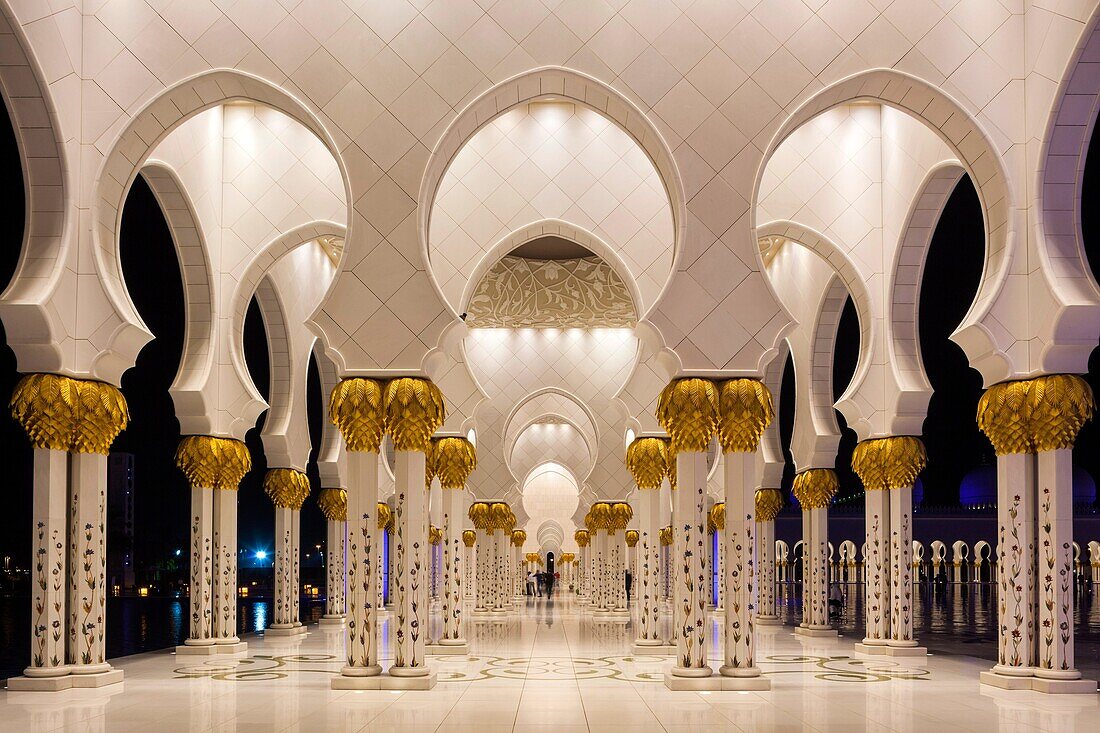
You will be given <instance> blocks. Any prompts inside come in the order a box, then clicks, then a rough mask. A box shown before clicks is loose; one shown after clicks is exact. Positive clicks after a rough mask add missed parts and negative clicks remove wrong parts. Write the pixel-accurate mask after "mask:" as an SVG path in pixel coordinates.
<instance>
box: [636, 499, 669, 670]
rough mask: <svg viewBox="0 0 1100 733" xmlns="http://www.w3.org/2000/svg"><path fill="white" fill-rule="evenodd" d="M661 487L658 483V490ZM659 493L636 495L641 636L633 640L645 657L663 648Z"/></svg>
mask: <svg viewBox="0 0 1100 733" xmlns="http://www.w3.org/2000/svg"><path fill="white" fill-rule="evenodd" d="M659 485H660V483H659V481H658V486H659ZM659 501H660V490H659V489H658V488H645V489H642V488H639V489H638V490H637V491H636V492H635V493H634V500H633V506H634V507H635V509H636V512H635V515H634V516H635V524H636V525H637V527H638V544H637V545H636V546H635V549H636V550H637V553H638V565H637V567H638V572H637V574H636V575H635V576H634V582H633V585H632V587H631V592H632V594H633V595H635V596H637V598H638V635H637V637H636V638H635V640H634V645H635V648H636V649H637V653H640V654H644V653H645V648H646V647H649V648H650V649H652V647H658V646H663V645H664V639H662V638H661V633H660V622H661V603H660V596H661V590H660V584H661V574H660V549H661V548H660V529H661V528H660V525H659V524H658V517H659V514H660V507H659V505H658V503H659Z"/></svg>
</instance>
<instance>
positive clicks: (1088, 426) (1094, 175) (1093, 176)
mask: <svg viewBox="0 0 1100 733" xmlns="http://www.w3.org/2000/svg"><path fill="white" fill-rule="evenodd" d="M1094 37H1095V38H1096V40H1095V41H1094V43H1098V44H1100V33H1097V34H1095V35H1094ZM1097 129H1098V128H1097V126H1095V125H1094V127H1093V131H1092V136H1091V138H1090V141H1089V144H1088V155H1087V157H1086V160H1085V170H1084V172H1083V175H1082V180H1081V207H1080V211H1081V234H1082V242H1083V248H1084V252H1085V257H1086V260H1087V262H1088V265H1089V268H1090V269H1091V270H1092V276H1093V279H1096V277H1097V273H1100V206H1097V205H1096V203H1097V202H1100V132H1097ZM1085 379H1086V380H1087V381H1088V383H1089V385H1090V386H1091V387H1092V393H1093V395H1100V348H1097V349H1093V351H1092V354H1091V355H1090V356H1089V363H1088V373H1087V374H1085ZM1073 464H1074V466H1075V467H1077V469H1079V470H1083V471H1086V472H1087V473H1088V475H1089V476H1090V477H1091V478H1092V479H1093V480H1096V479H1097V478H1100V421H1098V420H1097V419H1095V418H1093V420H1091V421H1090V422H1087V423H1085V425H1084V426H1083V427H1082V428H1081V432H1080V433H1078V434H1077V442H1076V443H1074V445H1073ZM1075 503H1083V502H1080V500H1078V499H1075ZM1096 507H1097V504H1096V501H1094V502H1092V506H1091V507H1089V506H1087V505H1085V506H1079V507H1078V511H1079V512H1081V513H1083V512H1087V511H1089V510H1090V509H1091V510H1092V511H1095V510H1096Z"/></svg>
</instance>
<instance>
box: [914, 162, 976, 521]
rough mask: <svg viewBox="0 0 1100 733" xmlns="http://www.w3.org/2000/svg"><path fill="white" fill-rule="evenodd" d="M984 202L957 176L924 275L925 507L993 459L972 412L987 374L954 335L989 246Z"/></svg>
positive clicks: (951, 495)
mask: <svg viewBox="0 0 1100 733" xmlns="http://www.w3.org/2000/svg"><path fill="white" fill-rule="evenodd" d="M983 236H984V233H983V229H982V214H981V204H980V202H979V200H978V196H977V193H976V191H975V190H974V187H973V185H972V184H971V182H970V178H969V176H966V177H963V178H962V180H960V181H959V183H958V185H957V186H956V187H955V190H954V191H953V192H952V194H951V196H950V197H949V198H948V200H947V203H946V205H945V206H944V209H943V213H942V214H941V215H940V220H939V224H938V225H937V226H936V229H935V232H934V233H933V236H932V239H931V243H930V245H929V247H928V254H927V262H926V264H925V270H924V271H925V277H924V279H923V280H922V281H921V289H920V310H919V316H918V326H919V331H918V332H919V335H920V349H921V355H922V357H923V360H924V368H925V371H926V372H927V374H928V379H929V382H930V383H931V385H932V390H933V392H932V397H931V399H930V400H929V403H928V417H927V418H926V419H925V421H924V433H923V439H924V444H925V448H926V450H927V451H928V466H927V467H926V468H925V470H924V473H923V475H922V479H923V481H922V483H923V485H924V492H925V493H924V503H925V505H926V506H936V505H941V506H942V505H954V504H957V503H958V502H959V500H960V495H959V487H960V485H961V483H962V480H963V477H964V476H965V475H966V474H967V473H968V472H969V471H970V470H972V469H973V468H975V466H977V465H983V464H984V465H991V464H992V462H993V460H994V456H993V451H992V448H991V446H990V445H989V441H988V440H986V439H985V437H984V436H983V435H982V434H981V431H979V430H978V424H977V421H976V420H975V415H976V412H977V407H978V399H979V398H980V397H981V394H982V378H981V375H980V374H978V373H977V372H976V371H975V370H973V369H971V368H970V363H969V361H968V359H967V356H966V354H965V353H964V352H963V350H962V348H961V347H959V346H958V345H957V344H956V343H955V342H954V341H952V340H951V338H950V336H951V334H952V333H954V331H955V328H956V327H957V326H958V324H959V323H960V322H961V321H962V319H963V317H964V316H965V315H966V311H967V305H966V304H967V303H969V302H970V301H971V299H972V298H973V296H974V294H975V293H977V291H978V283H979V281H980V280H981V276H982V266H983V262H984V252H983V247H982V246H981V242H982V238H983Z"/></svg>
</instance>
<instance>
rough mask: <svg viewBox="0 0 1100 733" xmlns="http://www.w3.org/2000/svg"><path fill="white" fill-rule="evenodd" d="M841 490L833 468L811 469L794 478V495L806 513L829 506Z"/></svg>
mask: <svg viewBox="0 0 1100 733" xmlns="http://www.w3.org/2000/svg"><path fill="white" fill-rule="evenodd" d="M839 489H840V482H839V481H838V480H837V477H836V471H834V470H832V469H831V468H811V469H809V470H806V471H803V472H802V473H800V474H798V475H797V476H795V477H794V490H793V491H792V493H793V494H794V495H795V498H796V499H798V503H799V504H801V505H802V509H803V511H805V510H807V509H824V508H825V507H827V506H829V504H830V503H831V502H832V500H833V497H834V496H836V492H837V491H838V490H839Z"/></svg>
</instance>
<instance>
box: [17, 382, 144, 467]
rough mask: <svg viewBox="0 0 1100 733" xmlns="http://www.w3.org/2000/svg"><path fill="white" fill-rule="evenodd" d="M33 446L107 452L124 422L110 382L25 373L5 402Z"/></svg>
mask: <svg viewBox="0 0 1100 733" xmlns="http://www.w3.org/2000/svg"><path fill="white" fill-rule="evenodd" d="M8 406H9V408H10V409H11V416H12V417H13V418H14V419H15V421H16V422H18V423H19V424H20V425H21V426H22V427H23V429H24V430H25V431H26V432H27V436H28V437H29V438H30V439H31V443H33V444H34V446H35V447H36V448H47V449H50V450H64V451H70V452H72V453H99V454H102V455H107V453H108V452H110V449H111V443H113V442H114V440H115V438H116V437H118V434H119V433H121V432H122V431H123V430H125V429H126V426H127V425H128V424H129V422H130V412H129V408H128V407H127V405H126V398H125V397H124V396H123V394H122V391H121V390H119V388H118V387H115V386H114V385H111V384H107V383H105V382H97V381H94V380H87V379H73V378H72V377H64V376H61V375H58V374H27V375H26V376H24V377H23V378H22V379H20V380H19V382H18V383H17V384H16V385H15V389H14V390H13V391H12V396H11V401H10V402H9V403H8Z"/></svg>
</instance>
